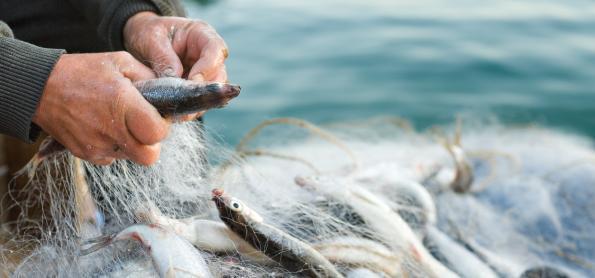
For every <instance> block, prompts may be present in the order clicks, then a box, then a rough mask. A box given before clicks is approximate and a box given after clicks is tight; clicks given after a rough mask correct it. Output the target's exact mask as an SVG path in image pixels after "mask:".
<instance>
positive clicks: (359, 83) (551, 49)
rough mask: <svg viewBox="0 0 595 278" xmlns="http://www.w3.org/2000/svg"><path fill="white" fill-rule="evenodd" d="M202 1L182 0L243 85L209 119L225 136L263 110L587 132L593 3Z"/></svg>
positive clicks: (593, 98)
mask: <svg viewBox="0 0 595 278" xmlns="http://www.w3.org/2000/svg"><path fill="white" fill-rule="evenodd" d="M201 2H204V1H201ZM206 2H208V3H207V4H206V5H204V4H200V3H199V2H198V1H186V4H187V5H186V6H187V9H188V11H189V14H190V16H191V17H193V18H201V19H204V20H206V21H208V22H209V23H210V24H212V25H213V26H215V28H216V29H217V30H218V31H219V33H220V34H221V35H222V36H223V37H224V38H225V40H226V42H227V43H228V45H229V47H230V51H231V56H230V58H229V60H228V63H227V68H228V72H229V77H230V80H231V81H232V82H235V83H238V84H240V85H242V87H243V91H242V95H241V96H240V98H239V99H236V100H234V101H233V102H232V103H231V104H230V105H229V106H228V107H227V108H226V109H223V110H219V111H213V112H209V113H208V114H207V118H206V120H207V123H208V125H209V126H210V127H211V128H212V129H215V130H216V131H218V133H220V134H221V135H222V136H223V137H224V139H225V140H226V141H228V142H230V143H234V142H237V140H238V138H239V137H240V136H241V135H242V134H243V133H245V132H246V131H247V130H248V129H249V128H250V127H252V126H254V125H256V124H257V123H258V122H260V121H261V120H264V119H267V118H271V117H280V116H283V117H285V116H291V117H300V118H305V119H307V120H311V121H314V122H316V123H325V122H331V121H341V120H349V119H357V118H367V117H372V116H377V115H399V116H402V117H406V118H408V119H410V120H411V121H412V122H413V123H414V124H415V125H416V126H417V127H420V128H424V127H427V126H429V125H433V124H443V123H450V122H452V120H453V118H454V116H455V115H457V114H460V113H464V114H471V115H476V116H477V117H490V116H495V117H497V118H498V119H499V120H501V121H502V122H504V123H507V124H527V123H537V124H540V125H544V126H551V127H555V128H559V129H564V130H568V131H571V132H577V133H582V134H586V135H589V136H591V137H595V3H593V2H592V1H579V0H565V1H542V0H534V1H528V0H522V1H518V0H515V1H481V0H469V1H465V0H451V1H439V0H429V1H428V0H416V1H399V0H357V1H356V0H342V1H339V0H309V1H274V0H260V1H246V0H222V1H206Z"/></svg>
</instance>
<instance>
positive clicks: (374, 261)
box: [313, 236, 406, 277]
mask: <svg viewBox="0 0 595 278" xmlns="http://www.w3.org/2000/svg"><path fill="white" fill-rule="evenodd" d="M313 247H314V249H316V250H318V252H320V254H322V255H323V256H325V257H326V258H327V259H328V260H329V261H331V262H333V263H335V264H339V265H346V266H348V267H350V268H354V271H355V270H356V269H362V268H363V269H371V270H374V271H375V272H378V273H383V274H384V275H383V277H404V276H406V275H405V272H404V271H403V270H402V269H401V264H402V263H403V259H402V258H401V257H400V256H397V255H396V254H395V253H393V251H391V250H389V249H388V248H387V247H386V246H384V245H383V244H381V243H378V242H376V241H372V240H369V239H365V238H357V237H347V236H344V237H336V238H333V239H330V240H327V241H323V242H320V243H317V244H315V245H314V246H313ZM354 271H351V272H350V273H353V272H354ZM352 276H353V277H360V276H354V274H347V277H352ZM361 277H368V276H361ZM370 277H380V275H378V274H376V276H370Z"/></svg>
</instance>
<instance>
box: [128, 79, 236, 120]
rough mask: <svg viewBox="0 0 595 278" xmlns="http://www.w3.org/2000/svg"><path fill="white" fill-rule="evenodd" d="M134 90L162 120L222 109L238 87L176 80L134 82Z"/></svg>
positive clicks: (233, 96) (234, 95)
mask: <svg viewBox="0 0 595 278" xmlns="http://www.w3.org/2000/svg"><path fill="white" fill-rule="evenodd" d="M134 86H135V87H136V88H137V89H138V90H139V92H140V93H141V94H142V95H143V97H144V98H145V99H146V100H147V101H148V102H149V103H150V104H152V105H153V106H155V108H157V111H159V113H161V115H163V116H180V115H187V114H192V113H196V112H199V111H205V110H209V109H213V108H221V107H223V106H225V105H226V104H227V103H228V102H229V101H230V100H231V99H233V98H235V97H237V96H238V95H239V94H240V90H241V87H240V86H238V85H232V84H227V83H209V84H200V83H196V82H192V81H189V80H185V79H181V78H176V77H163V78H156V79H149V80H144V81H138V82H135V83H134Z"/></svg>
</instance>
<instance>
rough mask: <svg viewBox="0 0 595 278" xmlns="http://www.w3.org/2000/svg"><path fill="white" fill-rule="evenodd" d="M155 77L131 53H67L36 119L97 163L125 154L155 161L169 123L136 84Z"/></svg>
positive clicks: (74, 150)
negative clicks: (145, 97)
mask: <svg viewBox="0 0 595 278" xmlns="http://www.w3.org/2000/svg"><path fill="white" fill-rule="evenodd" d="M151 78H155V74H154V73H153V71H151V69H149V68H148V67H146V66H145V65H143V64H142V63H140V62H138V61H137V60H135V59H134V58H133V57H132V56H131V55H130V54H128V53H126V52H110V53H98V54H64V55H62V57H61V58H60V59H59V60H58V62H57V63H56V65H55V67H54V69H53V71H52V73H51V74H50V77H49V78H48V80H47V83H46V86H45V88H44V91H43V95H42V97H41V101H40V103H39V106H38V108H37V110H36V113H35V115H34V116H33V122H34V123H36V124H37V125H38V126H40V127H41V128H42V129H43V130H44V131H46V132H47V133H48V134H50V135H51V136H52V137H54V138H55V139H57V140H58V141H59V142H60V143H62V145H64V146H65V147H66V148H68V150H70V151H71V152H72V153H73V154H74V155H75V156H77V157H79V158H82V159H84V160H88V161H90V162H92V163H95V164H102V165H105V164H110V163H111V162H112V161H113V160H114V159H120V158H126V159H131V160H133V161H135V162H137V163H140V164H152V163H154V162H155V161H156V160H157V159H158V157H159V144H158V143H159V142H160V141H161V140H163V139H164V138H165V137H166V135H167V133H168V129H169V125H170V124H169V122H168V121H167V120H165V119H163V118H162V117H161V115H160V114H159V112H158V111H157V109H156V108H155V107H153V106H152V105H151V104H149V102H147V101H146V100H145V99H144V98H143V96H142V95H141V94H140V93H139V91H138V89H136V88H135V87H134V85H133V83H132V82H133V81H137V80H146V79H151Z"/></svg>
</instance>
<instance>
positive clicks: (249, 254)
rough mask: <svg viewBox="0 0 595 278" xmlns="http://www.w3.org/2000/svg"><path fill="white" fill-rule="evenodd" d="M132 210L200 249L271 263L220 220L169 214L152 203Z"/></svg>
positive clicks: (140, 217) (144, 219)
mask: <svg viewBox="0 0 595 278" xmlns="http://www.w3.org/2000/svg"><path fill="white" fill-rule="evenodd" d="M135 214H136V216H137V217H138V218H139V219H142V220H143V221H148V222H149V223H152V224H157V225H160V226H163V227H167V228H169V229H171V230H172V231H174V232H175V233H176V234H178V235H179V236H181V237H182V238H184V239H185V240H187V241H188V242H190V243H192V245H194V246H196V247H197V248H199V249H201V250H206V251H209V252H213V253H223V254H225V253H230V252H237V253H239V254H240V255H241V256H242V257H244V258H246V259H248V260H250V261H253V262H256V263H259V264H266V265H271V264H275V262H274V261H272V260H271V259H270V258H269V257H267V256H266V255H265V254H263V253H262V252H260V251H258V250H256V249H254V247H252V245H250V244H249V243H248V242H246V241H245V240H244V239H242V238H240V237H239V236H238V235H237V234H236V233H234V232H233V231H231V230H230V229H229V228H228V227H227V226H226V225H225V224H224V223H221V222H218V221H212V220H207V219H200V218H197V217H190V218H184V219H174V218H170V217H167V216H165V215H163V213H161V211H160V210H159V208H157V206H155V205H154V204H152V203H151V204H148V205H147V206H146V207H143V208H140V209H138V210H137V211H136V213H135Z"/></svg>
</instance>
